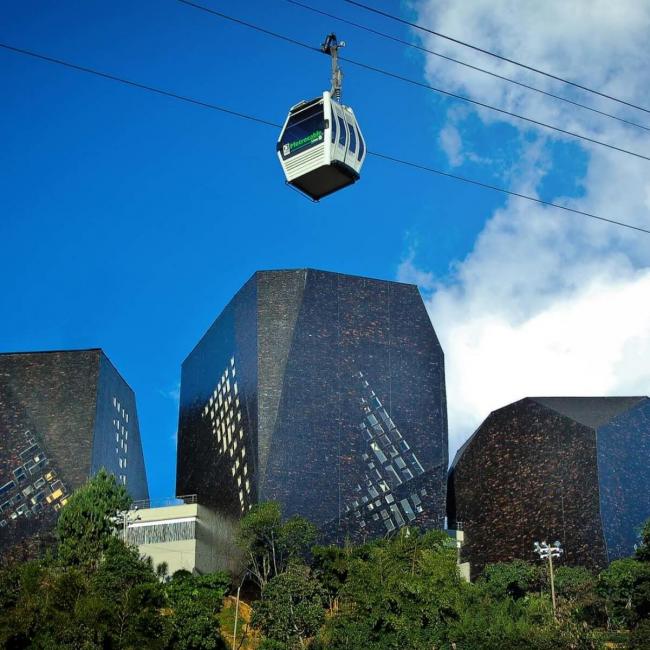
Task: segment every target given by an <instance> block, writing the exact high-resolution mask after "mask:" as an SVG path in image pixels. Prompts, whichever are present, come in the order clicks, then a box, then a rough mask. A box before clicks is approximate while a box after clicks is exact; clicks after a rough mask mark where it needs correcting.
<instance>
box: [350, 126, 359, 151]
mask: <svg viewBox="0 0 650 650" xmlns="http://www.w3.org/2000/svg"><path fill="white" fill-rule="evenodd" d="M348 126H349V127H350V151H351V152H352V153H354V152H355V151H356V150H357V131H356V129H355V128H354V127H353V126H352V124H350V123H349V122H348Z"/></svg>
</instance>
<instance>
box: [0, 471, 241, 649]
mask: <svg viewBox="0 0 650 650" xmlns="http://www.w3.org/2000/svg"><path fill="white" fill-rule="evenodd" d="M129 503H130V499H129V496H128V495H127V493H126V490H125V489H124V488H123V487H122V486H119V485H118V484H117V483H116V481H115V478H114V477H113V476H112V475H109V474H107V473H106V472H103V471H102V472H99V473H98V474H97V475H96V476H95V477H94V478H92V479H91V480H90V481H89V482H88V483H87V484H86V485H85V486H84V487H82V488H80V489H79V490H77V491H76V492H75V493H74V494H73V495H72V497H71V498H70V500H69V503H68V505H66V507H65V508H64V509H63V511H62V513H61V516H60V517H59V521H58V525H57V531H56V532H57V537H58V544H57V547H56V549H55V551H54V552H52V553H50V554H48V555H47V556H46V557H44V558H42V559H39V560H35V561H31V562H26V563H23V564H20V565H16V566H13V567H10V568H8V569H6V570H5V571H3V572H2V574H0V612H1V613H0V647H2V648H7V649H11V650H18V649H21V648H37V649H42V650H59V649H61V650H68V649H69V650H81V649H84V650H86V649H87V650H91V649H95V648H106V649H108V648H111V649H112V648H115V649H122V648H123V649H127V648H129V649H131V648H133V649H136V648H138V649H140V648H152V649H160V650H163V649H167V648H169V649H171V648H179V649H182V650H195V649H196V650H199V649H205V650H208V649H210V650H216V649H219V648H225V647H226V645H225V644H224V642H223V640H222V638H221V635H220V633H219V628H218V625H217V614H218V613H219V610H220V609H221V606H222V602H223V597H224V595H225V594H226V592H227V591H228V588H229V584H230V578H229V576H227V575H226V574H213V575H208V576H192V575H191V574H189V573H187V572H178V573H177V574H175V575H174V576H172V577H171V579H168V580H166V581H161V579H160V578H161V577H164V574H165V567H158V572H156V571H155V570H154V568H153V567H152V566H151V563H150V562H147V561H144V560H142V559H141V558H140V557H139V555H138V553H137V550H135V549H133V548H128V547H127V546H125V544H124V543H123V542H122V540H121V539H120V538H119V536H116V535H114V531H115V528H116V524H115V523H114V522H113V521H112V518H114V517H115V514H116V513H117V512H118V511H119V510H122V509H124V508H126V507H128V506H129Z"/></svg>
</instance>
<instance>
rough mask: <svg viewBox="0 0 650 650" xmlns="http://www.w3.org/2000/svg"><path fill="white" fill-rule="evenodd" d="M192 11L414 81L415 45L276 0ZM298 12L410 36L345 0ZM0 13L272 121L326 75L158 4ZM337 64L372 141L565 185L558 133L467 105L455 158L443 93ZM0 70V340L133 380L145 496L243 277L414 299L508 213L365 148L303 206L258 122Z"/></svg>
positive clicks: (9, 24)
mask: <svg viewBox="0 0 650 650" xmlns="http://www.w3.org/2000/svg"><path fill="white" fill-rule="evenodd" d="M202 3H203V4H205V5H207V6H212V7H214V8H218V9H219V10H220V11H223V12H225V13H229V14H232V15H234V16H236V17H239V18H242V19H244V20H248V21H250V22H254V23H257V24H260V25H262V26H264V27H267V28H269V29H272V30H276V31H279V32H282V33H284V34H286V35H288V36H292V37H294V38H298V39H300V40H303V41H305V42H308V43H311V44H314V45H318V44H320V42H321V41H322V40H323V37H324V36H325V35H326V34H327V33H328V32H330V31H335V32H336V33H337V35H339V37H341V38H344V39H345V40H346V41H347V48H346V49H345V51H344V55H345V56H349V57H350V58H352V59H359V60H361V61H364V62H368V63H371V64H373V65H376V66H379V67H385V68H387V69H390V70H393V71H396V72H398V73H399V74H402V75H405V76H410V77H412V78H414V79H419V80H423V79H428V80H429V81H431V78H430V77H428V76H427V75H428V74H429V73H430V71H427V69H426V68H425V64H424V60H423V58H422V55H421V54H419V53H417V52H415V50H412V49H409V48H406V47H403V46H400V45H397V44H394V43H390V42H388V41H385V40H383V39H378V38H377V37H375V36H371V35H369V34H366V33H363V32H360V31H358V30H355V29H353V28H352V27H346V26H341V25H340V24H338V23H336V22H335V21H333V20H330V19H326V18H323V17H319V16H316V15H314V14H311V13H309V12H306V11H305V10H303V9H300V8H298V7H295V6H291V5H290V4H288V3H286V2H284V1H283V0H266V1H261V0H257V1H252V2H249V3H240V2H235V1H233V0H224V1H223V2H215V0H202ZM375 4H376V5H377V6H384V7H386V8H389V9H391V10H395V9H396V7H397V5H396V4H395V3H392V2H388V0H385V1H384V2H383V3H382V2H377V3H375ZM314 5H318V6H321V7H323V8H324V9H325V10H328V11H332V12H334V13H337V14H340V15H342V16H346V17H348V18H350V19H352V20H357V21H359V22H363V23H365V24H368V25H369V26H372V27H375V28H377V29H382V30H384V31H389V32H390V33H392V34H394V35H396V36H400V37H401V38H406V39H411V40H413V39H414V38H415V36H414V35H413V34H411V33H409V32H408V31H407V30H406V29H405V28H402V27H400V26H398V25H396V24H391V23H387V22H386V21H385V20H382V19H380V18H378V17H373V16H368V15H366V14H364V13H362V12H360V11H359V10H356V9H354V8H353V7H350V6H348V5H346V4H344V3H343V2H336V3H326V4H325V3H319V2H316V1H314ZM402 10H403V12H404V15H415V14H413V13H412V12H411V11H410V10H407V9H406V8H404V7H402ZM0 16H1V19H0V40H1V41H3V42H5V43H8V44H10V45H14V46H16V47H21V48H25V49H31V50H35V51H38V52H41V53H43V54H46V55H50V56H54V57H57V58H61V59H65V60H68V61H70V62H72V63H77V64H80V65H84V66H88V67H95V68H97V69H99V70H102V71H105V72H109V73H112V74H115V75H119V76H124V77H127V78H129V79H132V80H134V81H139V82H142V83H146V84H149V85H153V86H157V87H160V88H163V89H166V90H170V91H173V92H176V93H180V94H184V95H188V96H191V97H194V98H197V99H200V100H204V101H208V102H213V103H216V104H220V105H223V106H225V107H228V108H231V109H233V110H236V111H241V112H244V113H251V114H254V115H257V116H260V117H262V118H264V119H268V120H271V121H273V122H282V121H283V119H284V117H285V116H286V112H287V110H288V108H289V107H290V106H291V105H292V104H294V103H296V102H297V101H299V100H300V99H306V98H310V97H313V96H316V95H318V94H319V93H321V92H322V91H323V90H324V89H326V88H327V87H328V86H329V61H328V60H327V58H325V57H324V56H319V55H317V54H313V53H310V52H308V51H306V50H303V49H301V48H297V47H295V46H292V45H289V44H286V43H282V42H279V41H277V40H275V39H271V38H269V37H268V36H265V35H262V34H258V33H254V32H251V31H249V30H247V29H245V28H242V27H239V26H237V25H233V24H231V23H229V22H225V21H223V20H221V19H218V18H216V17H212V16H209V15H207V14H204V13H203V12H200V11H197V10H195V9H192V8H189V7H187V6H184V5H182V4H180V3H178V2H175V1H174V0H156V1H155V2H154V1H151V0H149V1H147V0H142V1H139V2H127V1H124V0H114V1H113V2H105V1H97V0H87V1H85V2H73V1H72V0H61V1H60V2H57V3H42V2H38V1H36V0H23V1H22V2H7V3H3V5H2V7H1V8H0ZM343 67H344V72H345V80H344V87H343V98H344V101H345V102H346V103H349V104H350V105H351V106H353V108H354V110H355V113H356V114H357V116H358V119H359V122H360V125H361V128H362V130H363V133H364V136H365V139H366V141H367V143H368V147H369V148H370V150H374V151H379V152H382V153H387V154H390V155H394V156H397V157H403V158H408V159H410V160H413V161H416V162H419V163H423V164H428V165H431V166H435V167H439V168H441V169H448V170H451V169H453V171H455V172H458V173H462V174H466V175H470V176H475V177H477V178H480V179H483V180H486V181H488V182H497V183H499V184H509V183H513V182H514V181H516V180H517V178H518V176H517V169H518V165H519V164H520V161H521V159H522V158H523V157H525V155H526V152H527V151H528V150H529V149H530V148H531V147H534V146H535V145H536V144H539V146H540V147H542V146H543V149H544V156H545V158H544V160H545V161H546V166H545V171H544V174H542V175H541V176H540V177H539V179H537V181H536V185H535V190H536V191H540V192H541V193H542V195H543V197H544V198H550V199H553V198H554V197H556V196H563V197H569V198H570V197H574V198H576V199H579V198H580V197H581V196H583V195H584V193H585V189H584V182H583V181H584V178H585V174H586V173H587V172H586V165H587V159H588V156H587V154H586V153H585V151H584V150H583V149H582V148H581V147H579V146H578V145H577V144H575V143H571V142H567V141H565V140H548V139H544V140H543V142H540V141H539V138H540V135H539V133H537V132H536V131H528V132H526V133H522V131H521V130H520V129H519V128H518V127H516V126H513V124H511V123H504V122H499V121H489V120H486V119H485V117H484V116H483V115H478V114H476V113H473V112H471V111H468V112H466V113H464V114H463V115H462V116H461V117H460V118H459V117H458V116H456V117H455V118H454V120H453V127H454V128H456V129H458V130H459V132H460V133H461V136H462V143H463V151H465V152H467V151H471V152H472V153H473V156H464V158H463V160H462V161H461V162H459V161H456V162H455V163H453V166H452V162H450V161H451V158H450V155H449V150H448V149H445V147H444V146H442V144H441V138H440V134H441V131H442V130H443V128H444V127H445V126H447V125H449V124H450V111H452V113H451V114H453V110H455V109H454V107H456V106H458V103H457V102H453V101H450V100H447V99H444V98H441V97H439V96H437V95H436V94H435V93H432V92H429V91H426V90H424V89H419V88H415V87H411V86H408V85H405V84H402V83H400V82H398V81H395V80H389V79H386V78H384V77H381V76H378V75H376V74H373V73H371V72H368V71H364V70H361V69H359V68H356V67H354V66H352V65H345V64H344V66H343ZM0 79H1V81H2V87H3V89H4V92H3V101H2V120H1V121H0V142H2V146H1V147H0V247H1V248H0V250H1V253H2V254H1V256H0V272H1V273H2V275H3V277H4V278H5V282H4V283H3V285H4V287H3V292H2V294H1V297H0V313H1V314H2V318H0V349H1V350H2V351H23V350H42V349H59V348H75V347H95V346H97V347H102V348H103V349H104V350H105V352H106V353H107V354H108V356H109V357H110V358H111V360H112V361H113V363H114V364H115V365H116V366H117V368H118V369H119V370H120V372H121V373H122V374H123V376H124V377H125V378H126V380H127V381H128V382H129V384H130V385H131V386H132V388H133V389H134V390H135V392H136V395H137V400H138V410H139V417H140V426H141V432H142V437H143V444H144V452H145V459H146V463H147V469H148V475H149V476H148V477H149V485H150V492H151V495H152V496H153V497H164V496H170V495H172V494H173V492H174V476H175V439H174V435H175V431H176V425H177V417H178V413H177V401H176V394H177V390H178V382H179V377H180V365H181V362H182V360H183V359H184V358H185V356H186V355H187V354H188V353H189V352H190V350H191V349H192V347H193V346H194V345H195V344H196V342H197V341H198V339H199V338H200V336H201V335H202V334H203V332H204V331H205V330H206V329H207V327H208V326H209V325H210V324H211V323H212V321H213V320H214V319H215V318H216V316H217V315H218V314H219V312H220V311H221V309H222V308H223V306H224V305H225V304H226V303H227V302H228V300H229V299H230V297H231V296H232V295H233V294H234V292H235V291H236V290H237V289H238V288H239V287H240V286H241V285H242V284H243V283H244V282H245V281H246V280H247V278H248V277H249V276H250V275H251V274H252V273H253V272H254V271H255V270H257V269H271V268H292V267H313V268H321V269H328V270H336V271H340V272H345V273H352V274H359V275H366V276H371V277H378V278H384V279H396V278H397V277H400V278H402V279H409V278H408V277H405V275H404V274H405V272H406V273H407V275H408V272H409V270H408V269H406V271H405V261H408V263H409V265H410V266H409V268H410V270H411V271H410V272H411V276H410V277H411V279H412V278H413V277H416V276H414V275H413V273H415V272H416V271H417V272H418V273H420V275H418V276H417V277H421V278H423V279H424V280H423V285H425V286H424V287H423V288H424V289H425V290H426V291H427V292H428V293H427V294H426V295H427V296H428V295H430V293H431V292H433V291H434V285H436V284H441V285H444V286H446V287H448V286H452V285H455V286H456V287H457V288H458V287H460V288H459V291H461V292H462V291H465V290H467V287H466V286H465V287H462V286H460V285H459V284H458V283H459V282H461V281H460V280H459V278H458V268H459V265H462V264H464V263H465V262H466V261H467V259H468V258H470V257H471V256H472V255H473V252H474V251H475V249H476V246H477V241H478V240H480V237H479V235H480V233H482V232H483V231H484V229H485V227H486V224H487V223H488V222H489V220H490V219H492V218H493V216H494V214H495V211H498V210H499V209H501V208H504V207H508V205H509V204H507V202H506V199H505V198H504V197H503V196H501V195H499V194H496V193H491V192H487V191H484V190H481V189H479V188H474V187H471V186H469V185H465V184H462V183H458V182H455V181H450V180H446V179H443V178H438V177H436V176H433V175H430V174H425V173H421V172H417V171H414V170H411V169H406V168H400V167H398V166H394V165H392V164H390V163H388V162H384V161H380V160H376V159H372V158H368V159H367V161H366V163H365V166H364V168H363V170H362V179H361V182H360V183H358V184H357V185H356V186H354V187H352V188H349V189H347V190H345V191H343V192H340V193H339V194H338V195H336V196H332V197H330V198H328V199H326V200H324V201H323V202H322V203H320V204H317V205H316V204H312V203H310V202H308V201H307V200H305V199H304V198H302V197H300V196H299V195H298V194H297V193H295V192H293V191H292V190H291V189H288V188H287V187H285V185H284V182H283V176H282V171H281V169H280V166H279V164H278V162H277V159H276V154H275V141H276V139H277V135H278V134H277V133H276V131H275V130H274V129H272V128H268V127H265V126H261V125H257V124H253V123H250V122H246V121H243V120H239V119H236V118H233V117H230V116H227V115H224V114H221V113H217V112H214V111H210V110H206V109H202V108H199V107H197V106H192V105H188V104H184V103H182V102H179V101H175V100H172V99H168V98H165V97H160V96H156V95H153V94H150V93H147V92H145V91H142V90H138V89H135V88H130V87H125V86H123V85H121V84H118V83H115V82H112V81H108V80H105V79H99V78H96V77H92V76H88V75H85V74H82V73H79V72H75V71H71V70H68V69H64V68H61V67H59V66H56V65H52V64H49V63H45V62H42V61H37V60H33V59H30V58H27V57H24V56H20V55H17V54H14V53H11V52H8V51H4V50H2V51H0ZM549 161H550V162H549ZM513 179H514V180H513ZM434 308H435V305H433V307H432V309H434ZM434 324H435V323H434ZM448 357H449V355H448ZM498 405H499V404H495V405H494V406H495V408H496V407H497V406H498ZM478 415H481V414H480V413H479V414H478ZM478 415H477V417H478ZM483 415H485V414H483ZM465 433H466V434H469V433H471V431H466V432H465ZM459 435H460V434H459Z"/></svg>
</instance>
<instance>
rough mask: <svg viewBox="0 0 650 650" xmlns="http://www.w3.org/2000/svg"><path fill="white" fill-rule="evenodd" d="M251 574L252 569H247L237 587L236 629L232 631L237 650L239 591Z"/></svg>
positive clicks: (234, 648) (233, 643)
mask: <svg viewBox="0 0 650 650" xmlns="http://www.w3.org/2000/svg"><path fill="white" fill-rule="evenodd" d="M249 575H250V569H246V571H245V572H244V575H243V576H242V579H241V582H240V583H239V587H237V600H236V602H235V629H234V630H233V633H232V647H233V650H237V619H238V618H239V592H240V591H241V588H242V585H243V584H244V581H245V580H246V578H247V577H248V576H249Z"/></svg>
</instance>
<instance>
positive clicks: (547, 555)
mask: <svg viewBox="0 0 650 650" xmlns="http://www.w3.org/2000/svg"><path fill="white" fill-rule="evenodd" d="M534 551H535V553H537V555H539V559H540V560H548V573H549V576H550V579H551V601H552V602H553V616H555V618H557V603H556V601H555V578H554V575H553V558H555V559H558V558H559V557H560V556H561V555H562V553H564V549H563V548H562V546H561V544H560V542H558V541H556V542H553V544H552V545H550V546H549V545H548V544H547V543H546V542H542V543H541V544H540V543H539V542H535V545H534Z"/></svg>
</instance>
